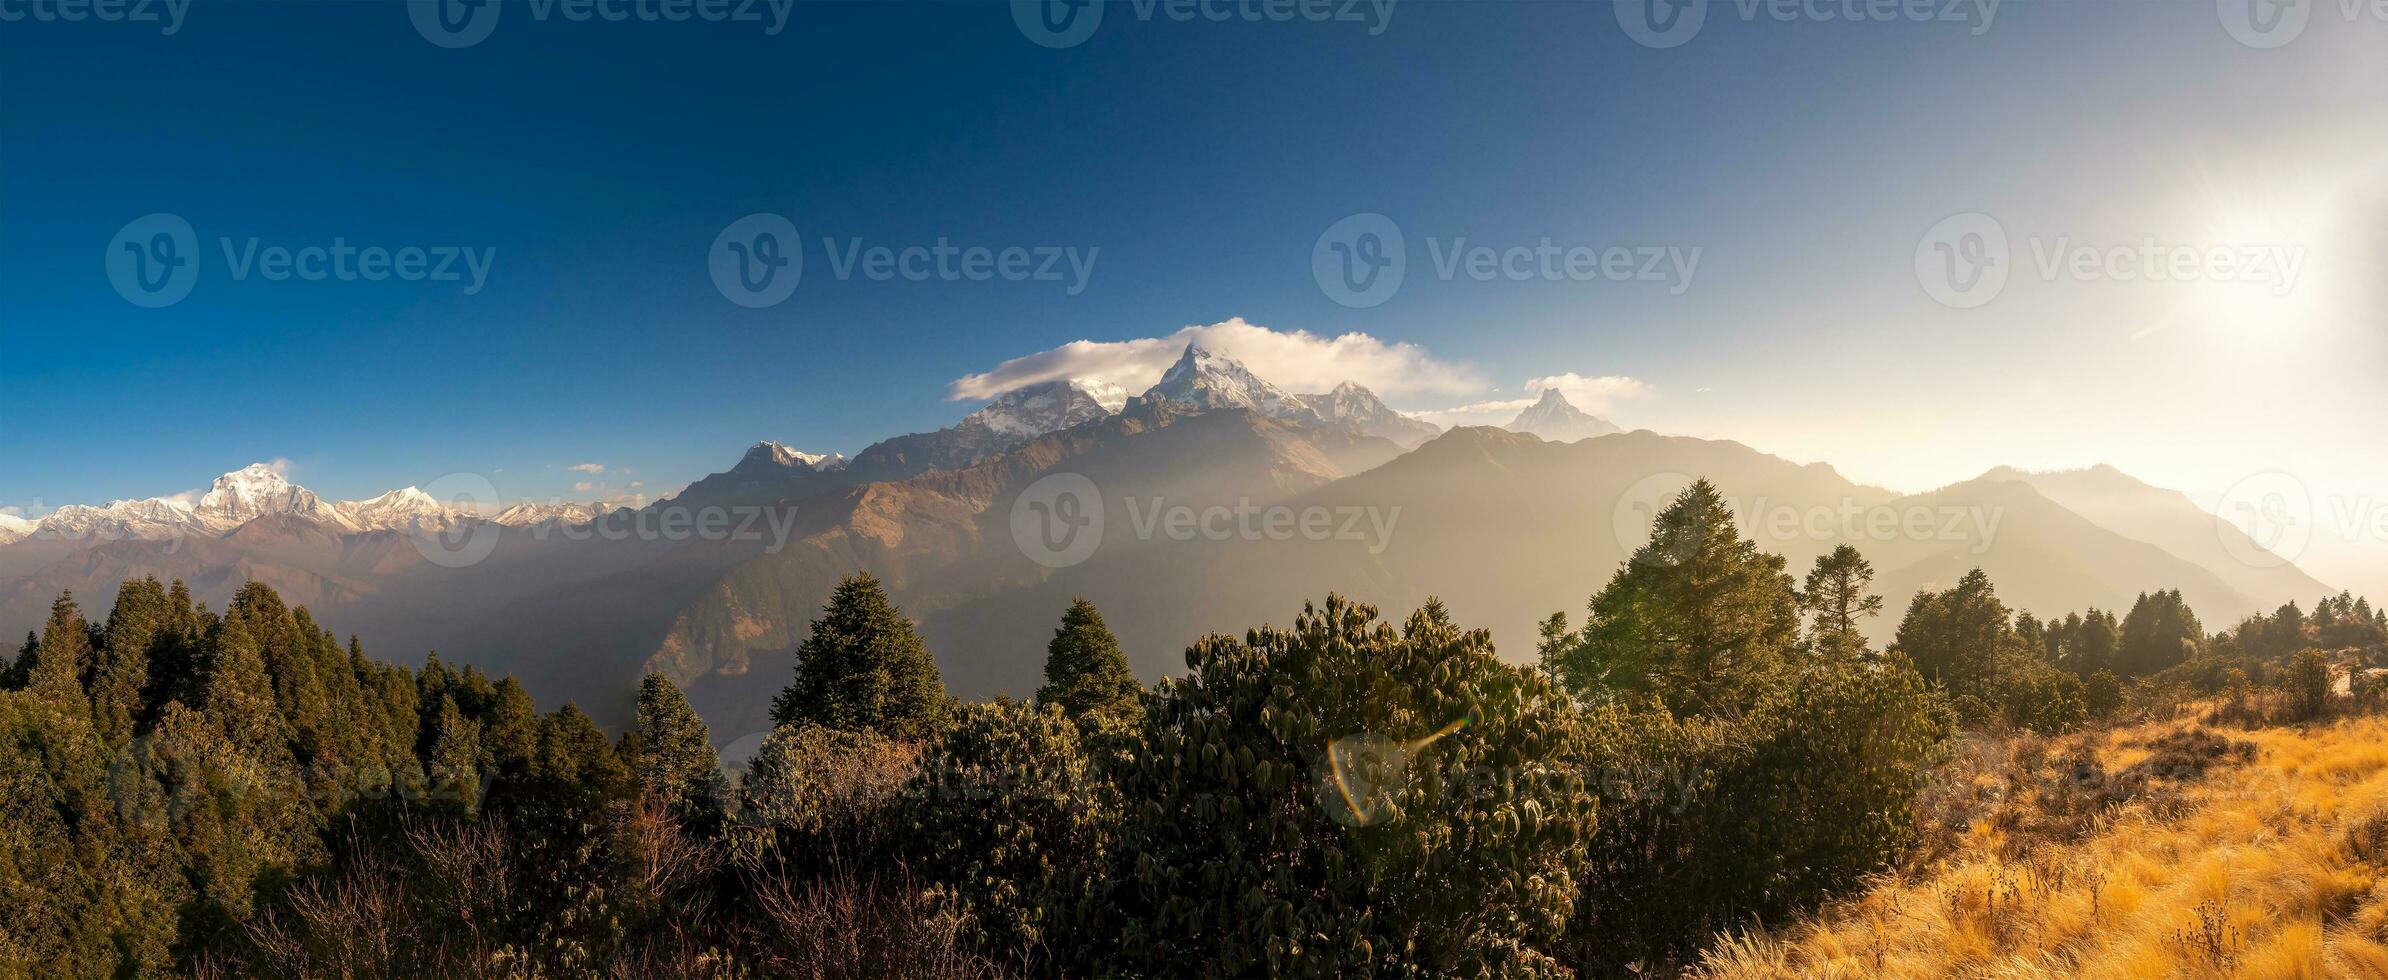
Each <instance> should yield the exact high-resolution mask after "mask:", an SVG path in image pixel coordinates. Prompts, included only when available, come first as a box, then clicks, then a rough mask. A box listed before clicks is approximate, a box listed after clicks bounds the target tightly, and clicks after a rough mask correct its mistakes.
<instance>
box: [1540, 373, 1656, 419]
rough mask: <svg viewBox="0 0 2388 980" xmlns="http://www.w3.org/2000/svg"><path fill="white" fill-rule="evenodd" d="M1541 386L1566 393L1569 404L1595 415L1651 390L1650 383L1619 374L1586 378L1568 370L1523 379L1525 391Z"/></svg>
mask: <svg viewBox="0 0 2388 980" xmlns="http://www.w3.org/2000/svg"><path fill="white" fill-rule="evenodd" d="M1544 388H1557V389H1559V394H1562V395H1565V396H1567V402H1568V404H1571V405H1574V406H1575V407H1577V408H1580V409H1582V410H1584V411H1587V412H1590V413H1592V414H1594V415H1599V414H1602V413H1604V412H1609V411H1612V410H1614V409H1615V408H1616V405H1617V403H1618V402H1620V401H1623V400H1625V399H1628V398H1636V397H1640V396H1642V395H1647V394H1649V393H1650V386H1649V385H1647V384H1644V383H1643V382H1641V381H1638V380H1635V379H1633V378H1628V377H1624V376H1622V375H1614V374H1608V375H1602V376H1600V377H1597V378H1587V377H1584V376H1583V375H1580V374H1577V373H1575V372H1573V371H1569V372H1567V373H1566V374H1554V375H1551V376H1549V377H1546V378H1535V379H1533V380H1530V381H1528V382H1526V390H1527V391H1531V392H1536V393H1539V392H1541V391H1542V389H1544Z"/></svg>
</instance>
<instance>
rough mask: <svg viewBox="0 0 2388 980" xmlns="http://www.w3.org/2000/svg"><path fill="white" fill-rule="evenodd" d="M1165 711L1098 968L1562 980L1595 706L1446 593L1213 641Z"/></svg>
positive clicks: (1130, 776) (1192, 653)
mask: <svg viewBox="0 0 2388 980" xmlns="http://www.w3.org/2000/svg"><path fill="white" fill-rule="evenodd" d="M1186 664H1187V667H1188V668H1189V669H1190V674H1189V675H1188V676H1186V677H1185V678H1183V679H1177V680H1170V681H1165V682H1163V684H1162V685H1161V686H1160V687H1159V688H1157V689H1156V690H1155V691H1154V692H1153V694H1151V695H1150V696H1149V697H1148V698H1147V700H1146V702H1145V709H1146V710H1145V718H1144V721H1143V723H1142V724H1141V725H1140V726H1139V727H1138V729H1137V730H1136V732H1137V741H1138V744H1137V745H1136V746H1135V748H1134V750H1133V751H1132V752H1131V753H1129V754H1128V755H1127V756H1126V757H1125V761H1123V763H1122V764H1121V765H1120V766H1119V768H1118V773H1117V775H1118V785H1119V790H1120V793H1121V798H1122V799H1123V800H1124V801H1125V808H1126V813H1125V818H1124V820H1123V824H1122V826H1121V830H1120V836H1119V839H1118V845H1117V846H1116V847H1115V848H1114V849H1113V850H1112V852H1111V854H1112V859H1111V861H1110V862H1109V868H1110V873H1109V874H1108V875H1107V876H1106V877H1107V880H1106V882H1105V884H1104V887H1103V888H1102V889H1101V890H1100V891H1098V893H1097V894H1095V895H1093V896H1091V897H1090V898H1089V899H1088V900H1087V901H1086V902H1084V903H1082V904H1081V906H1080V916H1079V919H1078V922H1077V923H1076V925H1077V933H1076V935H1077V937H1078V938H1077V941H1076V942H1075V944H1074V951H1075V953H1076V954H1077V956H1078V957H1079V962H1080V963H1082V964H1085V968H1086V970H1087V971H1088V972H1106V973H1120V972H1124V973H1144V974H1150V975H1169V976H1186V975H1207V976H1251V975H1255V974H1261V973H1270V974H1282V975H1298V976H1346V975H1361V974H1375V975H1393V976H1446V975H1452V974H1467V975H1493V976H1554V977H1555V976H1562V975H1565V974H1566V972H1567V971H1566V969H1565V968H1564V967H1562V966H1561V965H1560V964H1559V962H1558V961H1557V960H1556V959H1555V958H1554V957H1553V956H1552V955H1551V950H1553V949H1554V948H1555V946H1556V945H1557V941H1558V939H1559V937H1560V934H1561V933H1562V931H1563V930H1564V929H1565V926H1566V922H1567V918H1568V916H1569V913H1570V910H1571V909H1572V907H1573V904H1574V899H1575V885H1574V882H1575V875H1576V872H1577V871H1578V870H1580V868H1581V866H1582V862H1583V858H1584V845H1585V842H1586V840H1587V839H1588V838H1589V837H1590V836H1591V833H1592V829H1593V818H1594V805H1595V804H1594V800H1593V797H1592V796H1591V794H1590V793H1589V792H1587V791H1586V790H1585V788H1584V786H1583V784H1582V779H1581V775H1580V773H1574V772H1570V771H1569V769H1568V766H1567V764H1566V763H1567V760H1570V759H1576V758H1580V752H1579V748H1580V747H1579V746H1578V745H1577V740H1578V739H1580V738H1582V737H1583V733H1582V731H1581V729H1580V727H1579V717H1578V715H1577V714H1576V713H1575V712H1574V711H1573V710H1572V709H1571V708H1569V707H1568V705H1567V704H1566V702H1565V701H1564V700H1563V699H1562V698H1561V697H1560V696H1559V695H1558V694H1557V692H1555V691H1554V690H1553V689H1552V687H1551V685H1550V683H1549V682H1548V681H1547V680H1546V679H1544V678H1543V677H1542V676H1540V675H1539V674H1536V673H1534V672H1531V671H1529V670H1526V669H1523V668H1518V667H1512V666H1509V665H1507V664H1503V663H1501V662H1500V661H1499V660H1498V659H1497V658H1496V657H1495V656H1494V655H1493V649H1492V644H1491V640H1490V637H1489V636H1488V635H1487V634H1485V633H1483V632H1482V631H1465V630H1461V629H1459V628H1458V627H1457V626H1454V625H1452V624H1451V622H1450V620H1449V618H1448V617H1447V616H1446V615H1444V614H1443V612H1442V609H1441V607H1440V605H1439V604H1433V603H1430V604H1429V605H1428V607H1427V608H1426V609H1424V610H1422V611H1420V612H1418V613H1416V614H1414V615H1412V616H1411V617H1410V619H1409V621H1408V622H1407V624H1406V625H1405V626H1404V628H1403V629H1402V630H1401V631H1400V632H1395V631H1394V630H1393V629H1392V628H1391V627H1390V626H1387V625H1385V624H1383V623H1381V622H1378V621H1377V618H1376V611H1375V610H1374V609H1371V608H1369V607H1367V606H1363V605H1357V604H1354V603H1351V602H1349V601H1347V600H1345V599H1343V598H1341V597H1332V596H1331V597H1329V598H1328V599H1327V601H1326V603H1325V604H1324V605H1323V606H1307V607H1305V608H1304V610H1303V612H1302V614H1301V616H1300V617H1299V618H1298V619H1296V621H1295V623H1294V625H1293V628H1291V629H1287V630H1279V629H1262V630H1257V631H1254V632H1252V633H1250V634H1248V635H1247V636H1246V637H1245V638H1244V639H1243V640H1241V641H1239V640H1236V639H1233V638H1230V637H1225V636H1217V635H1214V636H1211V637H1208V638H1206V639H1204V640H1202V641H1201V642H1200V643H1197V644H1196V645H1195V646H1194V647H1193V648H1191V649H1189V650H1188V651H1187V652H1186Z"/></svg>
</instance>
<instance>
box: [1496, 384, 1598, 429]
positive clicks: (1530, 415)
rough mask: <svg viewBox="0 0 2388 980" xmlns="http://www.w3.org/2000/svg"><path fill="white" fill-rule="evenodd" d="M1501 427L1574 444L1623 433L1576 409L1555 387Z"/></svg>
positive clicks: (1547, 390) (1543, 391)
mask: <svg viewBox="0 0 2388 980" xmlns="http://www.w3.org/2000/svg"><path fill="white" fill-rule="evenodd" d="M1503 428H1506V429H1508V430H1509V431H1511V432H1526V433H1532V434H1533V435H1536V436H1539V437H1541V438H1543V439H1545V440H1548V441H1550V442H1574V441H1576V440H1578V439H1589V438H1592V437H1593V436H1605V435H1612V434H1615V433H1618V432H1623V431H1625V430H1624V429H1621V428H1618V427H1617V425H1616V423H1614V422H1610V421H1609V420H1607V419H1604V418H1601V417H1600V416H1597V415H1592V414H1589V413H1587V412H1584V411H1583V410H1581V409H1578V408H1576V407H1575V405H1574V404H1572V403H1570V402H1569V401H1568V400H1567V396H1566V395H1563V394H1560V393H1559V389H1557V388H1544V389H1542V399H1541V400H1540V401H1537V402H1535V403H1534V404H1532V405H1529V406H1527V407H1526V410H1525V411H1522V412H1519V413H1517V417H1516V418H1513V419H1510V420H1509V424H1508V425H1506V426H1503Z"/></svg>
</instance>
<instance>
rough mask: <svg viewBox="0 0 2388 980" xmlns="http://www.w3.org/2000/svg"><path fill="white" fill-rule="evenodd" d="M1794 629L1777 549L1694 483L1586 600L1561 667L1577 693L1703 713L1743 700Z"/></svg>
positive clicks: (1794, 605)
mask: <svg viewBox="0 0 2388 980" xmlns="http://www.w3.org/2000/svg"><path fill="white" fill-rule="evenodd" d="M1798 636H1799V597H1798V593H1797V591H1796V590H1795V589H1794V588H1793V587H1792V579H1791V576H1790V575H1788V574H1785V573H1784V571H1783V559H1782V557H1781V556H1779V555H1770V554H1767V553H1765V552H1763V551H1760V550H1758V546H1757V544H1756V543H1755V542H1751V541H1747V540H1743V539H1742V538H1741V537H1740V535H1739V534H1738V533H1737V531H1736V529H1735V527H1734V524H1733V512H1732V510H1731V508H1729V507H1727V506H1726V504H1725V499H1724V495H1722V494H1720V493H1718V492H1717V489H1716V487H1715V486H1714V485H1713V484H1710V483H1709V482H1708V481H1706V480H1701V481H1698V482H1696V483H1694V484H1692V486H1691V487H1690V488H1689V489H1686V490H1685V491H1684V492H1683V494H1682V495H1681V496H1678V497H1677V498H1675V502H1674V503H1673V504H1670V505H1669V506H1668V507H1667V509H1666V510H1665V511H1663V512H1661V513H1660V514H1659V515H1658V518H1657V520H1656V521H1655V522H1654V523H1653V524H1652V526H1651V529H1650V543H1649V544H1647V545H1644V546H1642V548H1641V549H1640V550H1638V551H1635V552H1634V554H1633V558H1632V559H1631V560H1629V561H1627V562H1626V564H1625V567H1624V568H1621V569H1619V570H1618V571H1617V575H1616V577H1615V578H1613V579H1611V580H1610V581H1609V584H1608V586H1607V587H1606V588H1604V589H1602V590H1601V592H1600V594H1599V595H1596V596H1594V597H1592V602H1591V611H1590V615H1589V616H1588V617H1587V618H1586V619H1585V623H1584V629H1583V631H1582V639H1581V640H1580V641H1579V642H1578V643H1577V644H1576V647H1575V649H1574V650H1571V651H1569V653H1568V655H1567V657H1566V659H1565V660H1564V661H1563V662H1562V663H1561V665H1560V673H1561V676H1562V677H1563V678H1564V680H1565V681H1566V683H1567V685H1568V687H1569V688H1570V689H1572V690H1573V691H1575V692H1576V693H1577V694H1578V695H1579V696H1592V695H1596V694H1599V693H1601V692H1606V691H1618V690H1647V691H1651V692H1653V693H1656V694H1658V695H1659V696H1660V697H1661V698H1662V699H1664V700H1665V701H1666V703H1667V706H1668V707H1670V708H1672V709H1673V710H1674V711H1675V712H1676V713H1678V714H1696V713H1706V712H1712V711H1716V710H1721V709H1728V708H1730V707H1733V706H1737V705H1740V704H1743V703H1746V701H1747V700H1748V699H1749V698H1750V697H1752V696H1753V695H1754V694H1755V693H1757V692H1756V690H1755V686H1756V685H1757V684H1759V683H1761V682H1762V681H1763V679H1764V678H1766V677H1767V676H1769V675H1770V674H1771V673H1772V672H1773V669H1774V668H1775V667H1776V666H1777V665H1778V664H1780V663H1781V662H1782V661H1783V659H1784V656H1785V654H1786V653H1787V652H1788V651H1789V650H1790V649H1791V647H1792V645H1793V644H1794V643H1795V642H1796V641H1797V639H1798Z"/></svg>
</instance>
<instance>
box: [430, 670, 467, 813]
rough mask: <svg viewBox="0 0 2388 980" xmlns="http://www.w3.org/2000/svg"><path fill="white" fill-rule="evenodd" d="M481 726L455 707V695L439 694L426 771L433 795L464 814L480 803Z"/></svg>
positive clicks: (434, 711)
mask: <svg viewBox="0 0 2388 980" xmlns="http://www.w3.org/2000/svg"><path fill="white" fill-rule="evenodd" d="M480 741H481V726H480V725H479V724H478V723H476V722H474V721H473V720H472V719H470V718H466V717H465V716H464V712H463V711H461V710H458V709H457V707H456V698H455V696H454V695H449V694H442V695H440V699H439V707H438V708H436V709H434V710H433V712H432V731H431V757H430V758H429V759H428V760H425V761H426V765H425V767H424V768H425V770H426V771H425V773H424V775H426V776H427V777H429V778H430V780H431V793H432V798H433V799H435V800H440V801H443V802H453V803H455V804H456V805H457V807H458V808H459V809H461V810H463V811H464V812H466V813H471V812H472V811H473V810H474V809H475V808H476V807H478V806H480V805H481V793H480V788H481V751H480Z"/></svg>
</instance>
